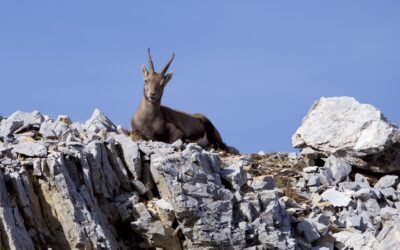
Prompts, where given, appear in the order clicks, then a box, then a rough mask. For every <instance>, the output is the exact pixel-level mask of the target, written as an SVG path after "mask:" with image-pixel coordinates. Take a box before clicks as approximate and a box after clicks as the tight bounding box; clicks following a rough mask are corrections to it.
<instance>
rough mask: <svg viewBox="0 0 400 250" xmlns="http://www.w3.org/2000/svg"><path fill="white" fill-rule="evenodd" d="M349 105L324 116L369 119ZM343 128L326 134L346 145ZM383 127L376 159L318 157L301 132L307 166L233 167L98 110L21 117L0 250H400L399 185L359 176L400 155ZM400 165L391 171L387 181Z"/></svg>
mask: <svg viewBox="0 0 400 250" xmlns="http://www.w3.org/2000/svg"><path fill="white" fill-rule="evenodd" d="M339 99H340V98H339ZM339 99H332V100H331V101H333V100H335V101H334V103H336V104H335V105H333V104H332V105H333V106H332V107H331V106H329V105H331V104H329V105H328V104H324V105H325V106H326V105H328V106H329V107H330V108H327V109H324V110H325V111H324V113H325V114H324V115H325V116H327V117H330V118H332V117H335V115H333V114H326V112H329V110H330V111H332V112H334V113H335V114H336V115H337V116H339V117H341V114H338V110H337V106H336V105H339V106H340V107H342V108H344V109H347V108H348V104H349V103H350V104H352V105H353V104H354V105H355V107H354V109H355V110H356V111H357V112H364V111H362V109H359V108H360V107H359V106H358V105H356V104H355V102H354V100H353V99H346V98H345V100H344V103H342V104H339V103H340V102H341V101H343V100H339ZM325 101H326V100H324V99H323V100H321V102H322V103H323V102H325ZM318 105H319V104H317V105H316V106H318ZM324 105H323V106H324ZM315 109H318V108H317V107H314V108H313V109H312V110H311V111H310V113H309V114H308V116H307V117H308V118H305V121H304V122H303V126H305V127H307V126H309V125H310V124H308V119H311V120H312V119H314V118H315V117H314V116H318V115H320V114H319V112H316V113H315V114H314V113H313V112H314V111H313V110H315ZM367 110H368V112H369V111H371V110H375V109H373V108H371V107H367ZM375 111H376V110H375ZM375 111H374V112H375ZM349 112H350V111H349ZM357 112H356V113H357ZM365 112H366V111H365ZM368 112H366V114H369V113H368ZM348 114H352V112H350V113H348ZM361 116H362V115H361ZM309 117H312V118H309ZM332 119H333V118H332ZM337 119H339V118H337ZM337 119H336V118H335V119H333V120H331V123H330V125H329V126H330V130H329V129H328V128H326V130H325V132H329V131H336V132H335V133H336V135H337V136H338V135H342V134H340V132H342V131H341V130H340V129H339V128H343V129H345V128H347V127H346V126H345V123H343V122H342V121H341V120H340V119H339V120H337ZM343 119H344V118H343ZM346 119H347V121H353V122H355V123H356V124H359V122H356V121H354V119H356V117H350V118H346ZM378 120H379V119H378ZM317 121H319V120H318V119H316V120H315V122H317ZM335 121H336V122H338V125H337V126H339V128H336V130H335V129H334V128H333V127H334V124H332V123H333V122H335ZM376 122H378V123H379V122H382V123H383V124H380V125H377V127H379V128H385V129H383V130H381V129H378V131H375V130H374V129H371V128H369V129H370V130H368V128H367V127H368V126H367V125H365V126H364V127H363V128H365V129H367V130H368V131H369V132H368V133H367V134H370V133H372V136H377V134H378V135H379V136H386V138H387V140H386V143H381V144H379V146H376V145H377V144H373V143H372V144H371V147H370V148H369V149H370V150H369V149H368V150H366V149H365V148H364V149H363V150H359V149H355V144H354V143H353V142H355V141H347V144H346V146H344V147H343V148H341V149H340V150H339V149H338V148H335V147H339V146H338V145H339V142H340V140H339V139H337V138H335V140H336V141H335V143H336V144H330V143H325V144H324V143H322V144H318V143H317V144H312V146H310V145H311V144H310V143H311V142H312V140H308V139H309V138H311V137H312V136H311V133H309V132H310V131H308V129H305V128H304V129H301V128H299V130H298V132H299V131H300V132H299V135H301V136H302V137H301V138H302V139H301V140H303V139H304V138H306V139H307V140H305V139H304V140H303V141H304V142H305V141H307V143H308V144H307V143H305V144H301V145H302V146H304V145H308V146H307V147H305V148H304V149H303V150H302V152H301V154H298V153H289V154H288V153H273V154H266V153H263V152H260V153H259V154H255V155H231V156H230V155H224V154H222V153H219V152H216V151H214V150H205V149H202V148H201V147H200V146H198V145H196V144H192V143H189V144H186V143H183V142H182V141H177V142H175V143H173V144H165V143H162V142H146V141H135V140H132V139H131V138H130V137H129V136H128V135H127V133H126V132H125V131H124V130H123V129H122V128H121V127H120V126H116V125H114V124H113V123H112V121H111V120H110V119H108V118H107V117H106V116H105V115H104V114H103V113H102V112H101V111H100V110H95V112H94V113H93V115H92V117H91V118H90V119H89V120H88V121H86V122H85V123H79V122H75V123H73V122H72V121H71V119H70V118H69V117H68V116H59V117H58V118H57V119H56V120H54V121H53V120H51V119H50V118H49V117H48V116H45V115H42V114H40V113H39V112H36V111H35V112H33V113H25V112H16V113H14V114H12V115H10V116H9V117H8V118H0V250H3V249H7V250H8V249H47V248H52V249H71V248H73V249H154V248H156V249H172V250H180V249H332V250H333V249H399V248H400V223H399V221H400V179H399V176H397V175H396V174H395V173H391V174H379V176H377V174H375V173H373V172H360V168H358V167H363V168H365V169H370V170H375V169H376V167H377V166H378V165H377V161H376V158H375V157H377V156H378V155H379V156H382V155H384V154H385V153H387V152H389V151H390V152H391V154H393V155H396V154H397V151H396V143H397V142H396V139H395V138H396V136H397V135H396V133H397V128H396V127H395V126H394V125H391V124H390V123H388V122H387V123H385V122H386V121H385V119H381V120H379V121H377V120H374V121H372V122H371V124H374V123H376ZM367 123H368V122H367ZM307 124H308V125H307ZM385 124H386V125H385ZM311 125H312V124H311ZM311 125H310V126H311ZM315 126H316V127H317V128H318V127H319V126H320V125H318V124H317V125H315ZM324 126H325V125H324ZM343 126H344V127H343ZM350 127H351V128H354V126H350ZM356 127H357V126H356ZM372 127H376V126H375V125H374V126H372ZM309 129H310V130H312V126H311V127H310V128H309ZM303 130H304V131H306V132H305V133H303V132H302V131H303ZM362 131H364V130H362ZM374 131H375V132H374ZM383 131H386V132H387V131H392V133H391V134H390V133H389V134H388V133H383ZM315 133H317V132H316V131H315ZM318 133H319V132H318ZM303 135H306V136H303ZM344 135H346V133H345V134H344ZM344 135H343V136H344ZM318 136H321V138H322V134H318ZM318 138H319V137H318ZM344 138H346V136H344ZM349 138H350V137H349ZM360 138H361V136H359V137H357V138H356V139H357V140H359V139H360ZM333 139H334V138H333V137H332V140H333ZM353 139H354V138H353ZM356 139H355V140H356ZM294 140H300V139H299V138H297V139H296V138H294ZM321 140H322V139H321ZM343 140H344V139H343ZM343 140H342V141H343ZM357 140H356V141H357ZM363 141H365V140H364V139H363ZM382 141H384V140H381V142H382ZM388 141H389V142H388ZM390 141H391V142H390ZM352 143H353V144H352ZM357 143H358V141H357ZM328 144H329V145H328ZM299 145H300V144H299ZM332 145H335V147H332ZM349 145H351V146H349ZM318 147H319V148H318ZM336 149H338V150H336ZM361 153H363V154H366V153H368V157H366V156H365V155H363V154H361ZM382 157H383V156H382ZM396 157H397V156H396ZM396 157H394V158H393V159H396ZM349 159H350V160H349ZM354 159H357V160H354ZM386 159H388V158H386ZM361 160H362V161H363V164H364V165H357V164H356V163H358V162H360V161H361ZM394 163H395V161H390V163H387V162H381V163H380V164H382V165H379V167H380V169H381V170H380V172H384V171H389V170H393V166H394ZM385 164H388V165H385ZM382 169H383V170H384V171H382Z"/></svg>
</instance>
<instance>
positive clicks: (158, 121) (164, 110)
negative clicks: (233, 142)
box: [132, 49, 229, 150]
mask: <svg viewBox="0 0 400 250" xmlns="http://www.w3.org/2000/svg"><path fill="white" fill-rule="evenodd" d="M174 56H175V54H172V57H171V59H170V60H169V61H168V63H167V65H166V66H165V67H164V69H163V70H162V71H161V73H157V72H155V70H154V65H153V61H152V59H151V55H150V49H149V50H148V57H149V58H148V60H149V70H147V69H146V67H145V66H144V65H142V75H143V79H144V89H143V97H142V100H141V102H140V105H139V108H138V110H137V111H136V113H135V115H134V117H133V118H132V131H133V132H134V133H136V134H139V135H140V136H141V137H144V139H147V140H156V141H163V142H167V143H173V142H174V141H176V140H178V139H181V140H182V141H183V142H196V143H198V144H199V145H201V146H203V147H205V146H214V147H217V148H220V149H223V150H229V149H228V147H227V145H226V144H225V143H224V142H223V141H222V138H221V135H220V134H219V132H218V130H217V129H216V128H215V127H214V125H213V124H212V123H211V122H210V120H208V119H207V117H205V116H204V115H202V114H193V115H192V114H188V113H184V112H181V111H177V110H174V109H171V108H168V107H165V106H161V98H162V95H163V92H164V88H165V86H166V85H167V83H168V82H169V81H170V80H171V78H172V76H173V72H170V73H167V71H168V68H169V66H170V65H171V62H172V60H173V59H174Z"/></svg>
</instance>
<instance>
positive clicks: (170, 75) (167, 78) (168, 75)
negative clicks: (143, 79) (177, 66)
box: [164, 72, 174, 85]
mask: <svg viewBox="0 0 400 250" xmlns="http://www.w3.org/2000/svg"><path fill="white" fill-rule="evenodd" d="M173 76H174V72H170V73H168V74H166V75H165V76H164V79H165V80H164V85H165V84H167V83H168V82H169V80H171V78H172V77H173Z"/></svg>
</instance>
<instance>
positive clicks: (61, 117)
mask: <svg viewBox="0 0 400 250" xmlns="http://www.w3.org/2000/svg"><path fill="white" fill-rule="evenodd" d="M57 121H58V122H62V123H64V124H66V125H71V124H72V120H71V118H70V117H69V116H67V115H59V116H58V117H57Z"/></svg>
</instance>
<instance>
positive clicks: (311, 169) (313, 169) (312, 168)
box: [303, 166, 318, 173]
mask: <svg viewBox="0 0 400 250" xmlns="http://www.w3.org/2000/svg"><path fill="white" fill-rule="evenodd" d="M317 171H318V167H317V166H309V167H305V168H303V172H304V173H316V172H317Z"/></svg>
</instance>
